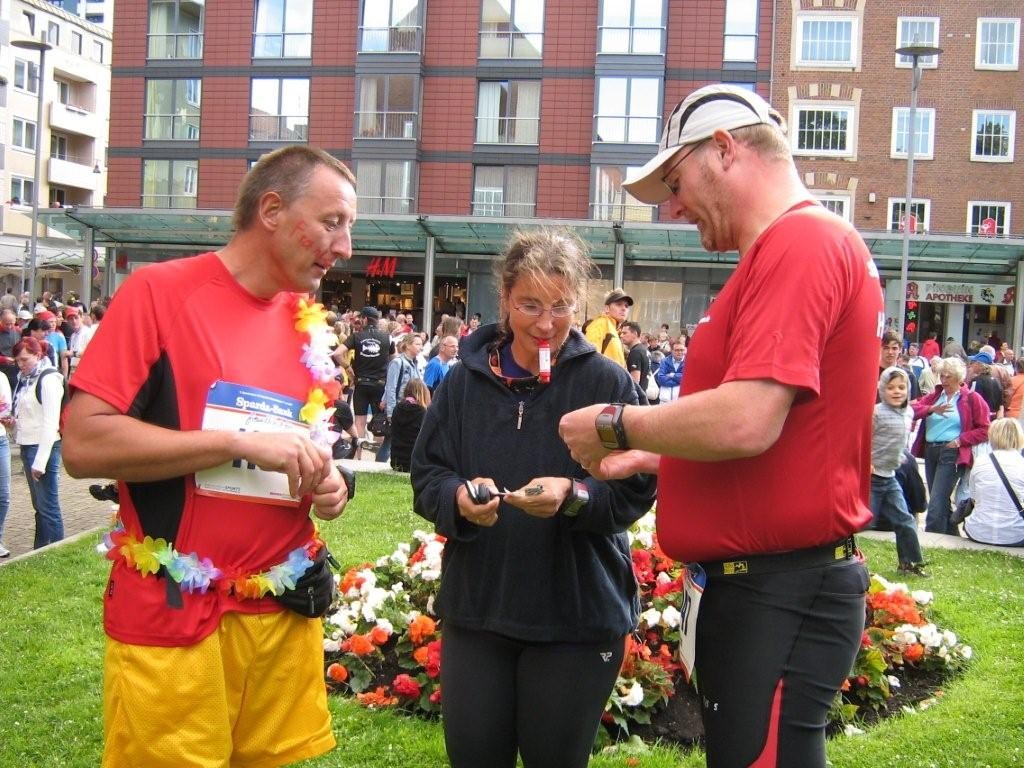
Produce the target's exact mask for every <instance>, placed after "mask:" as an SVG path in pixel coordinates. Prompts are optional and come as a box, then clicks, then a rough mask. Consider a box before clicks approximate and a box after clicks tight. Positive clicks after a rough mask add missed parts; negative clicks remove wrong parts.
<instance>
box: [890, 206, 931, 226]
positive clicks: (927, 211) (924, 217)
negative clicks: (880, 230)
mask: <svg viewBox="0 0 1024 768" xmlns="http://www.w3.org/2000/svg"><path fill="white" fill-rule="evenodd" d="M906 207H907V205H906V198H904V197H890V198H889V230H890V231H892V232H899V231H900V224H901V222H902V220H903V213H904V211H905V210H906ZM931 210H932V203H931V200H921V199H919V198H916V197H915V198H914V201H913V202H912V203H911V204H910V213H911V215H912V216H914V217H915V218H916V219H917V231H918V232H927V231H928V228H929V227H928V225H929V223H930V222H929V220H928V219H929V217H930V216H931Z"/></svg>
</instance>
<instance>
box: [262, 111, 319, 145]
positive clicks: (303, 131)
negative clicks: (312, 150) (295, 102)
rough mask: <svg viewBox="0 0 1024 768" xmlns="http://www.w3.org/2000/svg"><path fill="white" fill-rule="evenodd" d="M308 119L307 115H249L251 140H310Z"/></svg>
mask: <svg viewBox="0 0 1024 768" xmlns="http://www.w3.org/2000/svg"><path fill="white" fill-rule="evenodd" d="M300 120H301V121H303V122H299V121H300ZM308 120H309V117H308V116H307V115H249V141H308V140H309V123H308Z"/></svg>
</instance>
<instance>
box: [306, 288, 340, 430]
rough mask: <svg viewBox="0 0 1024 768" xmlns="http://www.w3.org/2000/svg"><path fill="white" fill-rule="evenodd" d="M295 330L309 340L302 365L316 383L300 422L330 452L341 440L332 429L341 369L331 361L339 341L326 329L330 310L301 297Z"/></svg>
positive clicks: (338, 395)
mask: <svg viewBox="0 0 1024 768" xmlns="http://www.w3.org/2000/svg"><path fill="white" fill-rule="evenodd" d="M295 330H297V331H298V332H299V333H304V334H307V335H308V337H309V340H308V341H306V342H304V343H303V345H302V364H303V365H305V366H306V368H308V369H309V375H310V377H312V379H313V386H312V387H311V388H310V390H309V394H308V395H306V404H305V405H304V406H302V408H301V410H300V411H299V419H301V420H302V421H303V422H304V423H306V424H309V425H310V429H309V437H310V439H311V440H312V441H313V442H314V443H316V444H317V445H319V446H320V447H322V448H327V449H328V450H330V448H331V446H332V445H334V442H335V441H336V440H337V439H338V437H340V435H339V434H338V433H337V432H334V431H333V430H332V429H331V428H330V421H331V417H332V416H333V415H334V407H333V406H334V401H335V400H337V399H338V398H339V397H340V396H341V383H340V382H339V381H338V379H337V376H338V373H339V371H338V367H337V366H336V365H335V364H334V359H333V358H332V357H331V348H332V347H334V346H335V345H336V344H337V342H338V339H337V337H336V336H335V335H334V333H333V332H332V331H331V329H330V327H329V326H328V325H327V310H326V309H324V306H323V304H320V303H319V302H315V301H314V302H307V301H306V299H305V298H302V297H300V298H299V299H298V300H297V301H296V304H295Z"/></svg>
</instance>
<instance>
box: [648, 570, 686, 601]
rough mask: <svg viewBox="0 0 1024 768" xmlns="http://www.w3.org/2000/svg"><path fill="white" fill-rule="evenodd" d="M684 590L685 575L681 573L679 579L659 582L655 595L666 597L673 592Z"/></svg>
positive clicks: (655, 586)
mask: <svg viewBox="0 0 1024 768" xmlns="http://www.w3.org/2000/svg"><path fill="white" fill-rule="evenodd" d="M682 590H683V577H682V576H681V575H680V576H679V578H678V579H676V580H674V581H665V582H658V583H657V584H655V585H654V593H653V594H654V597H664V596H665V595H670V594H672V593H673V592H682Z"/></svg>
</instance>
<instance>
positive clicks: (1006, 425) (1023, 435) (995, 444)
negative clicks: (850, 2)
mask: <svg viewBox="0 0 1024 768" xmlns="http://www.w3.org/2000/svg"><path fill="white" fill-rule="evenodd" d="M988 441H989V443H990V444H991V445H992V449H993V450H996V451H1019V450H1021V449H1024V429H1021V426H1020V422H1019V421H1017V420H1016V419H1009V418H1007V419H996V420H995V421H993V422H992V423H991V424H990V425H989V427H988Z"/></svg>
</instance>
